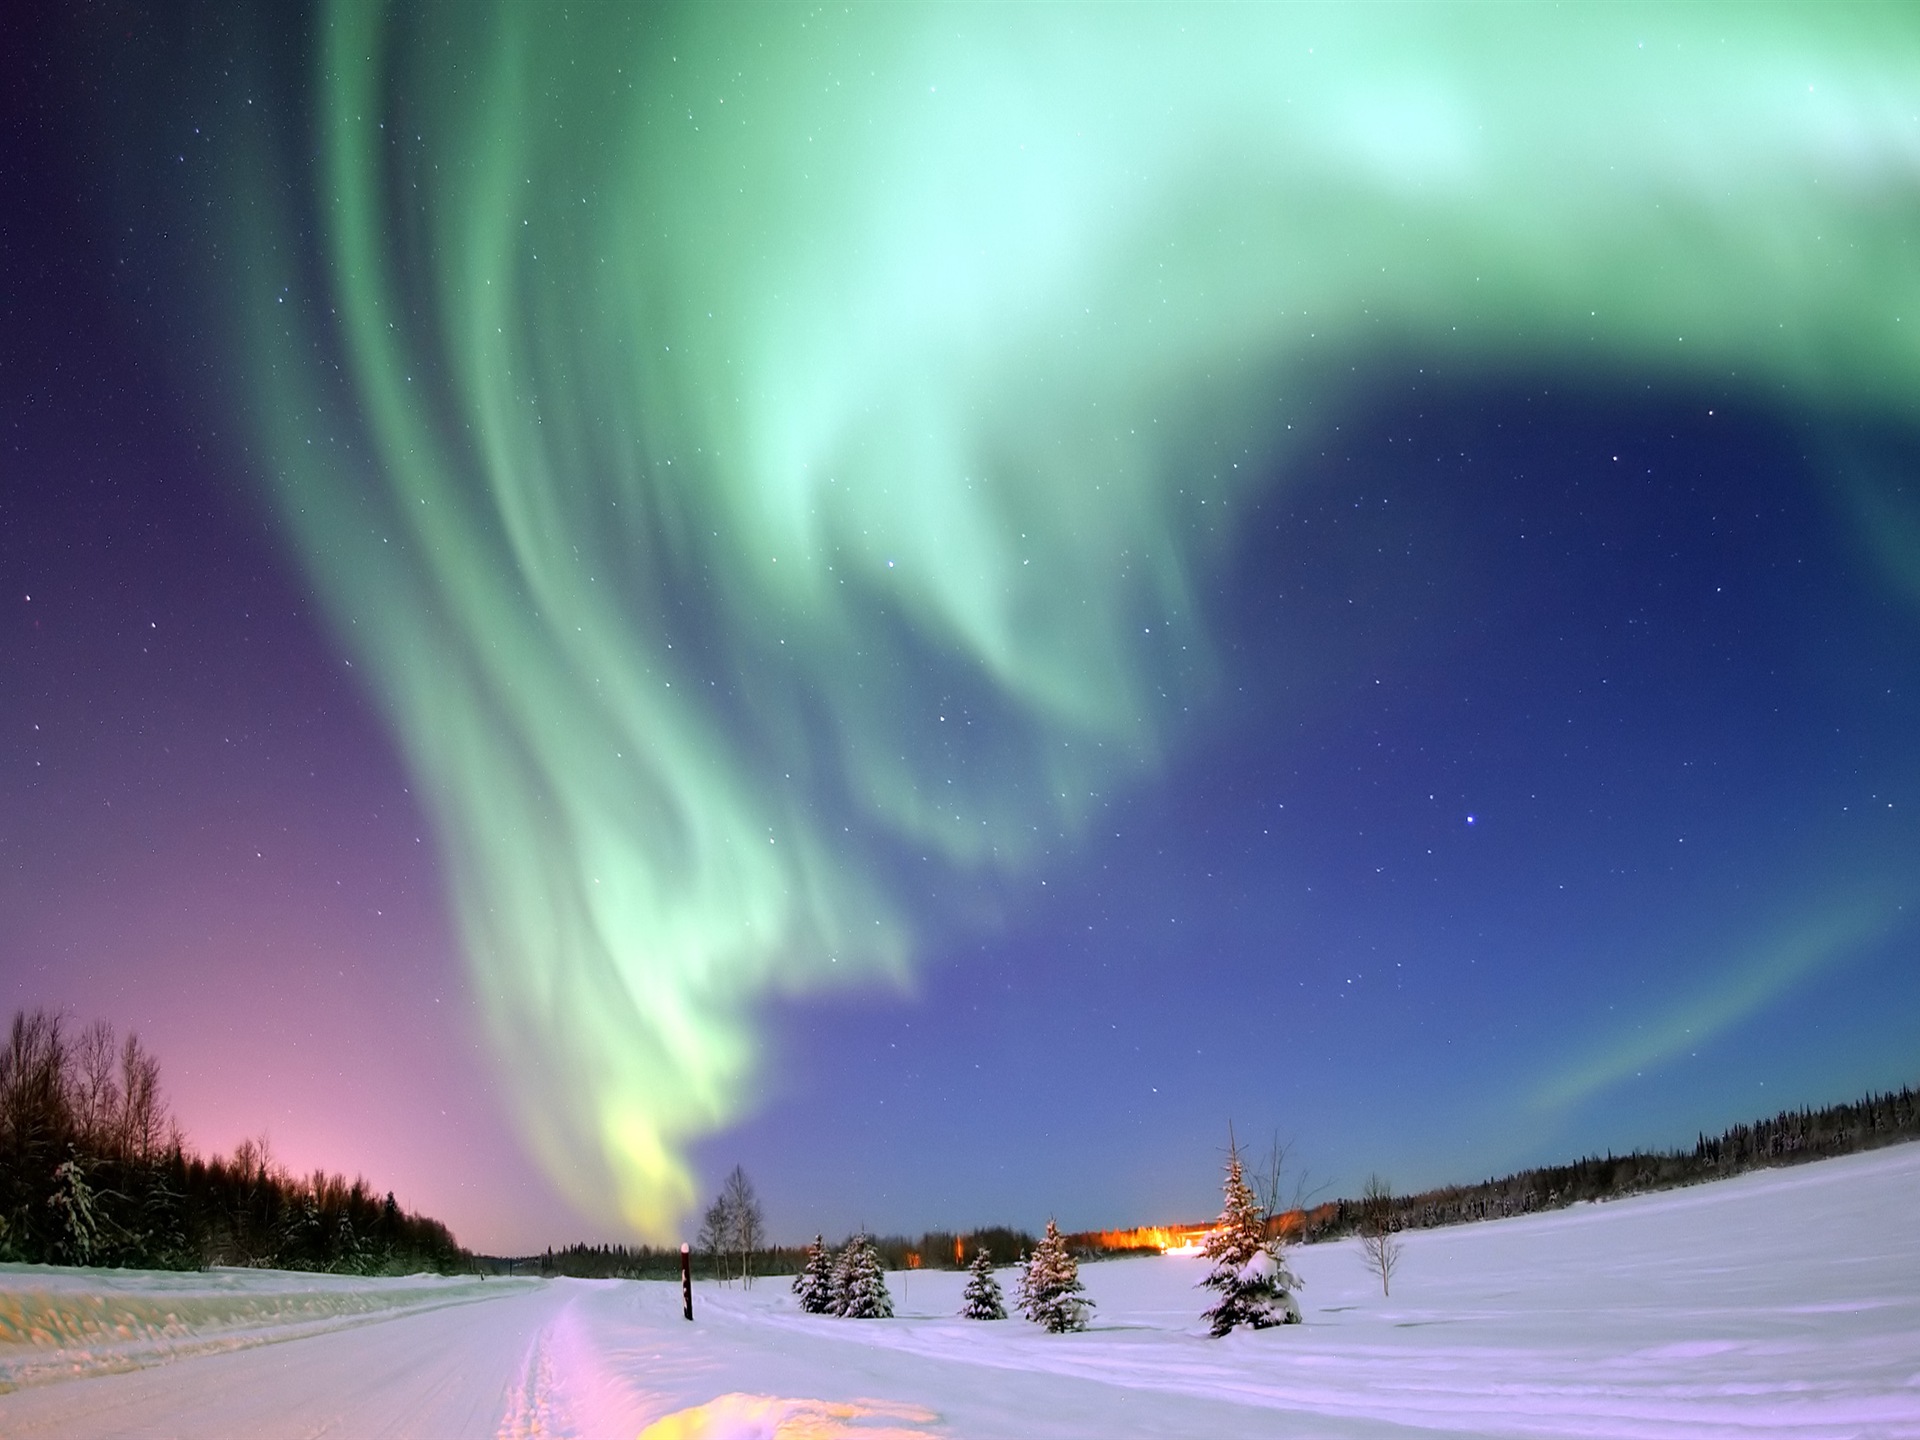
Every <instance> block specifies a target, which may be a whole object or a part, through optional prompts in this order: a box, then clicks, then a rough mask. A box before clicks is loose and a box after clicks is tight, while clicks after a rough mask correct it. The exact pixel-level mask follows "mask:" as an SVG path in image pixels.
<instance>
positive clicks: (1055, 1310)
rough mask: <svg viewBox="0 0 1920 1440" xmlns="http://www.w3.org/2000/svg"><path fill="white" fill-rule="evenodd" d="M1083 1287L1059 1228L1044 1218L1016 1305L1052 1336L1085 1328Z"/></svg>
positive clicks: (1086, 1301)
mask: <svg viewBox="0 0 1920 1440" xmlns="http://www.w3.org/2000/svg"><path fill="white" fill-rule="evenodd" d="M1085 1292H1086V1286H1084V1285H1082V1284H1081V1283H1080V1266H1079V1265H1078V1264H1077V1263H1076V1262H1075V1260H1074V1258H1073V1252H1072V1251H1071V1250H1069V1249H1068V1248H1067V1241H1066V1237H1065V1236H1064V1235H1062V1234H1061V1233H1060V1227H1059V1226H1058V1225H1056V1224H1054V1223H1053V1221H1051V1220H1049V1221H1047V1233H1046V1234H1045V1235H1044V1236H1042V1237H1041V1239H1040V1243H1039V1244H1038V1245H1036V1246H1034V1247H1033V1258H1032V1259H1031V1260H1029V1261H1027V1273H1026V1274H1025V1275H1024V1276H1023V1277H1022V1284H1021V1290H1020V1308H1021V1310H1022V1311H1023V1312H1024V1313H1025V1315H1026V1317H1027V1319H1029V1320H1031V1321H1033V1323H1034V1324H1036V1325H1044V1326H1045V1327H1046V1328H1047V1329H1048V1330H1049V1331H1051V1332H1052V1333H1053V1334H1055V1335H1059V1334H1063V1333H1064V1332H1066V1331H1068V1330H1084V1329H1086V1328H1087V1311H1088V1310H1089V1309H1091V1308H1092V1307H1093V1301H1091V1300H1089V1299H1087V1298H1086V1293H1085Z"/></svg>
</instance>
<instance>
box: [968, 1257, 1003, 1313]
mask: <svg viewBox="0 0 1920 1440" xmlns="http://www.w3.org/2000/svg"><path fill="white" fill-rule="evenodd" d="M960 1300H961V1305H960V1313H961V1314H962V1315H964V1316H965V1317H966V1318H967V1319H969V1320H1004V1319H1006V1318H1007V1307H1006V1305H1005V1304H1004V1303H1002V1301H1001V1299H1000V1282H999V1281H998V1280H996V1279H994V1278H993V1257H992V1256H991V1255H989V1254H988V1253H987V1247H986V1246H984V1245H982V1246H981V1247H980V1248H979V1249H977V1250H975V1251H974V1252H973V1264H971V1265H969V1266H968V1267H967V1288H966V1290H965V1291H964V1292H963V1293H962V1295H961V1297H960Z"/></svg>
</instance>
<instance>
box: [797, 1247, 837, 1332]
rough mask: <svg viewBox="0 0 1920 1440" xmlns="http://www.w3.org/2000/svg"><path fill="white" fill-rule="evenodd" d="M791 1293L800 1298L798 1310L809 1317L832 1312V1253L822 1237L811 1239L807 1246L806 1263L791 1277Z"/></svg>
mask: <svg viewBox="0 0 1920 1440" xmlns="http://www.w3.org/2000/svg"><path fill="white" fill-rule="evenodd" d="M793 1293H794V1294H795V1295H797V1296H799V1297H800V1308H801V1309H802V1310H804V1311H806V1312H807V1314H809V1315H826V1314H830V1313H831V1312H832V1310H833V1252H832V1251H831V1250H829V1249H828V1248H827V1240H826V1237H825V1236H824V1235H816V1236H814V1237H813V1243H812V1244H811V1245H809V1246H807V1263H806V1264H804V1265H802V1266H801V1267H800V1273H799V1274H797V1275H795V1276H794V1277H793Z"/></svg>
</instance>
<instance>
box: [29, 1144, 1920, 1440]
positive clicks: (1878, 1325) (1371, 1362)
mask: <svg viewBox="0 0 1920 1440" xmlns="http://www.w3.org/2000/svg"><path fill="white" fill-rule="evenodd" d="M1292 1261H1293V1265H1294V1268H1295V1269H1296V1270H1297V1271H1298V1273H1299V1274H1300V1275H1301V1276H1302V1278H1303V1279H1304V1280H1305V1282H1306V1289H1305V1292H1304V1295H1303V1297H1302V1298H1303V1300H1304V1302H1305V1311H1306V1322H1307V1323H1306V1324H1304V1325H1300V1326H1289V1327H1287V1328H1285V1329H1280V1330H1269V1331H1264V1332H1261V1333H1259V1334H1249V1333H1242V1334H1235V1335H1233V1336H1230V1337H1229V1338H1227V1339H1225V1340H1211V1339H1208V1338H1206V1336H1205V1334H1204V1332H1203V1330H1202V1328H1201V1326H1200V1323H1199V1312H1200V1309H1201V1308H1202V1306H1203V1304H1204V1301H1203V1299H1202V1297H1201V1296H1200V1295H1199V1294H1197V1293H1196V1292H1195V1290H1194V1289H1193V1285H1194V1282H1195V1281H1196V1280H1197V1279H1198V1278H1199V1275H1200V1270H1201V1262H1200V1261H1198V1260H1193V1259H1184V1258H1152V1259H1137V1260H1121V1261H1109V1262H1107V1263H1104V1264H1099V1265H1089V1266H1087V1267H1085V1268H1084V1269H1083V1271H1082V1276H1083V1278H1084V1279H1085V1280H1086V1282H1087V1288H1088V1290H1089V1292H1090V1293H1091V1294H1092V1296H1093V1298H1094V1299H1095V1300H1096V1301H1097V1302H1098V1306H1099V1308H1098V1309H1097V1310H1096V1311H1095V1313H1094V1326H1093V1328H1092V1329H1091V1330H1090V1331H1088V1332H1087V1333H1085V1334H1081V1335H1063V1336H1052V1335H1045V1334H1042V1333H1040V1332H1039V1331H1038V1330H1036V1329H1035V1328H1034V1327H1032V1326H1030V1325H1027V1324H1025V1323H1024V1322H1021V1321H1018V1320H1012V1321H1007V1322H1003V1323H978V1322H969V1321H963V1320H959V1319H955V1318H952V1317H953V1312H954V1311H955V1310H956V1309H957V1308H958V1306H959V1299H960V1288H961V1285H962V1284H963V1283H964V1280H965V1277H964V1276H963V1275H959V1274H947V1273H929V1272H924V1271H921V1272H915V1273H912V1274H910V1275H894V1276H893V1277H891V1283H892V1287H893V1294H894V1301H895V1304H896V1306H897V1307H898V1309H899V1312H900V1318H898V1319H896V1320H892V1321H849V1320H832V1319H825V1318H819V1317H812V1316H805V1315H801V1314H799V1313H798V1312H797V1311H796V1309H795V1307H794V1305H793V1301H792V1299H791V1297H790V1296H789V1295H788V1294H787V1291H786V1286H785V1284H784V1283H783V1282H781V1281H777V1280H776V1281H763V1282H761V1283H760V1284H759V1285H757V1286H756V1287H755V1288H754V1289H752V1290H751V1291H741V1290H738V1289H733V1290H729V1289H722V1288H718V1287H714V1286H711V1285H705V1284H703V1285H701V1286H699V1287H698V1291H697V1295H696V1305H697V1307H698V1315H699V1319H698V1321H697V1322H696V1323H695V1324H692V1325H688V1324H686V1323H685V1322H684V1321H683V1320H682V1319H681V1318H680V1301H679V1294H678V1287H676V1286H673V1285H667V1284H629V1283H623V1282H620V1281H554V1282H539V1281H503V1280H488V1281H484V1282H482V1281H476V1280H437V1279H432V1278H421V1277H416V1278H413V1279H403V1280H381V1281H354V1280H343V1279H335V1278H330V1277H313V1276H296V1275H286V1274H276V1273H265V1272H236V1271H222V1272H216V1273H213V1274H209V1275H147V1274H138V1273H131V1272H128V1273H120V1272H85V1271H59V1270H51V1271H50V1270H42V1269H33V1268H28V1267H12V1268H5V1269H0V1385H5V1386H10V1387H13V1388H12V1389H11V1390H10V1391H9V1393H5V1394H0V1435H4V1436H7V1437H27V1436H61V1437H74V1440H86V1437H106V1436H127V1437H133V1436H138V1437H142V1440H156V1437H166V1436H248V1437H278V1436H302V1437H310V1436H322V1435H330V1436H343V1437H361V1436H368V1437H371V1436H419V1437H441V1436H446V1437H456V1436H511V1437H533V1436H568V1435H574V1436H602V1435H606V1436H623V1437H632V1436H635V1435H637V1434H640V1433H642V1432H644V1433H645V1435H646V1436H647V1440H668V1437H682V1440H693V1437H704V1440H723V1437H725V1440H734V1437H774V1436H779V1437H783V1440H829V1437H848V1440H853V1437H866V1440H883V1437H885V1440H920V1437H975V1436H978V1437H1001V1436H1004V1437H1021V1440H1042V1437H1051V1436H1100V1437H1108V1436H1116V1437H1117V1436H1155V1437H1161V1436H1196V1437H1199V1436H1206V1437H1213V1436H1223V1437H1224V1436H1243V1435H1244V1436H1381V1437H1384V1436H1396V1437H1406V1436H1408V1435H1410V1434H1413V1433H1416V1432H1435V1431H1438V1432H1451V1433H1454V1434H1467V1435H1476V1436H1479V1435H1485V1436H1509V1435H1512V1436H1520V1435H1538V1436H1607V1437H1615V1436H1618V1437H1627V1436H1633V1437H1674V1440H1680V1437H1686V1440H1700V1437H1717V1436H1726V1437H1732V1436H1740V1437H1755V1436H1789V1435H1791V1436H1817V1437H1839V1436H1874V1437H1920V1145H1908V1146H1902V1147H1899V1148H1896V1149H1892V1150H1885V1151H1881V1152H1879V1153H1877V1154H1872V1155H1862V1156H1853V1157H1849V1158H1847V1159H1842V1160H1829V1161H1823V1162H1821V1163H1818V1164H1814V1165H1808V1166H1803V1167H1800V1168H1797V1169H1792V1170H1782V1171H1771V1172H1766V1173H1759V1174H1753V1175H1747V1176H1743V1177H1741V1178H1739V1179H1736V1180H1730V1181H1725V1182H1723V1183H1720V1184H1717V1185H1709V1186H1702V1187H1699V1188H1696V1189H1690V1190H1680V1191H1671V1192H1668V1193H1666V1194H1662V1195H1654V1196H1646V1197H1642V1198H1639V1199H1634V1200H1625V1201H1620V1202H1617V1203H1615V1204H1611V1205H1586V1206H1580V1207H1578V1208H1576V1209H1573V1210H1566V1211H1560V1212H1558V1213H1555V1214H1552V1215H1538V1216H1531V1217H1528V1218H1525V1219H1519V1220H1507V1221H1497V1222H1492V1223H1488V1224H1483V1225H1473V1226H1461V1227H1458V1228H1455V1229H1449V1230H1438V1231H1430V1232H1426V1233H1419V1234H1412V1235H1409V1236H1407V1237H1406V1245H1405V1252H1404V1258H1403V1261H1402V1264H1401V1267H1400V1270H1399V1272H1398V1273H1397V1274H1396V1276H1395V1278H1394V1293H1393V1296H1392V1298H1391V1299H1385V1298H1382V1296H1381V1295H1380V1292H1379V1286H1378V1284H1377V1282H1375V1281H1374V1280H1373V1278H1372V1277H1371V1276H1370V1275H1368V1274H1367V1273H1366V1271H1365V1270H1364V1268H1363V1266H1362V1264H1361V1260H1360V1254H1359V1251H1358V1249H1357V1248H1356V1247H1355V1246H1354V1245H1353V1244H1351V1243H1347V1244H1339V1245H1325V1246H1312V1247H1305V1248H1302V1249H1299V1250H1296V1251H1295V1252H1293V1255H1292Z"/></svg>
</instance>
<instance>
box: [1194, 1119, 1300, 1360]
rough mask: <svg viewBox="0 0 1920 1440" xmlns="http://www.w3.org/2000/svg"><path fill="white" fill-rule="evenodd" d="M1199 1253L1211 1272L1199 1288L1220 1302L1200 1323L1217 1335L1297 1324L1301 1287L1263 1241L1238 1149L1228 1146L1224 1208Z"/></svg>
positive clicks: (1261, 1217) (1262, 1216) (1262, 1224)
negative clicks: (1239, 1327)
mask: <svg viewBox="0 0 1920 1440" xmlns="http://www.w3.org/2000/svg"><path fill="white" fill-rule="evenodd" d="M1201 1252H1202V1253H1203V1254H1204V1255H1205V1256H1206V1257H1207V1259H1209V1260H1211V1261H1212V1262H1213V1269H1212V1270H1210V1271H1209V1272H1208V1273H1207V1278H1206V1279H1204V1280H1202V1281H1201V1282H1200V1283H1201V1284H1202V1285H1205V1286H1206V1287H1207V1288H1208V1289H1210V1290H1214V1291H1217V1292H1218V1293H1219V1296H1220V1299H1219V1301H1218V1302H1217V1303H1216V1304H1215V1305H1214V1306H1213V1308H1212V1309H1210V1310H1208V1311H1207V1312H1206V1313H1205V1314H1204V1315H1203V1316H1202V1317H1201V1318H1203V1319H1204V1320H1206V1321H1207V1322H1208V1323H1209V1324H1210V1325H1211V1326H1212V1328H1213V1333H1214V1334H1215V1335H1216V1336H1219V1335H1225V1334H1227V1333H1228V1332H1229V1331H1231V1330H1232V1329H1233V1327H1234V1326H1236V1325H1251V1326H1252V1327H1253V1328H1254V1329H1256V1330H1264V1329H1266V1328H1267V1327H1268V1326H1269V1325H1291V1324H1294V1323H1296V1322H1297V1321H1298V1320H1299V1319H1300V1306H1299V1303H1298V1302H1297V1301H1296V1300H1295V1299H1294V1298H1293V1292H1294V1291H1295V1290H1296V1289H1297V1288H1298V1287H1299V1285H1300V1282H1299V1281H1298V1280H1297V1279H1295V1278H1294V1276H1293V1273H1292V1272H1291V1271H1290V1270H1288V1269H1287V1265H1286V1261H1285V1260H1283V1259H1282V1258H1281V1255H1280V1242H1279V1241H1278V1240H1277V1239H1276V1240H1271V1241H1270V1240H1268V1239H1267V1217H1266V1213H1265V1212H1264V1211H1263V1210H1262V1209H1261V1208H1260V1205H1259V1202H1258V1201H1256V1200H1255V1199H1254V1198H1253V1191H1252V1190H1251V1189H1250V1188H1249V1187H1248V1185H1247V1182H1246V1178H1245V1176H1243V1175H1242V1174H1241V1169H1240V1148H1239V1146H1237V1145H1233V1144H1231V1143H1229V1145H1228V1147H1227V1203H1226V1207H1225V1208H1224V1209H1223V1210H1221V1212H1220V1223H1219V1224H1218V1225H1216V1226H1214V1227H1213V1229H1212V1230H1211V1231H1210V1232H1209V1233H1208V1235H1207V1238H1206V1241H1205V1243H1204V1244H1203V1245H1202V1246H1201Z"/></svg>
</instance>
